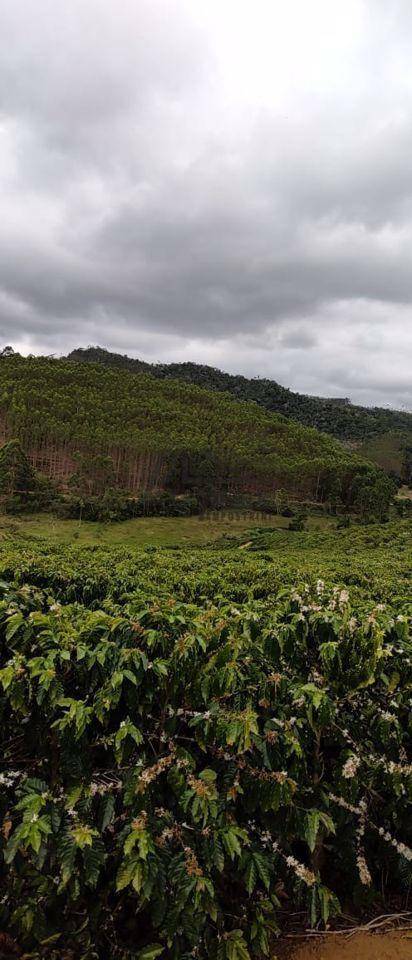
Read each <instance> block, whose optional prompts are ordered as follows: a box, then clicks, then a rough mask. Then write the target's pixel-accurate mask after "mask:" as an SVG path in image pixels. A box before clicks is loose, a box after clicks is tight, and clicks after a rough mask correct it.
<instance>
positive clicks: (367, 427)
mask: <svg viewBox="0 0 412 960" xmlns="http://www.w3.org/2000/svg"><path fill="white" fill-rule="evenodd" d="M68 359H69V360H79V361H92V362H94V363H104V364H107V365H109V366H113V367H117V368H122V369H126V370H128V371H129V372H130V373H150V374H151V375H152V376H154V377H158V378H159V379H162V380H164V379H169V378H171V379H178V380H185V381H187V382H189V383H194V384H196V385H197V386H201V387H206V388H207V389H208V390H221V391H225V392H227V393H231V394H233V396H235V397H236V398H237V399H238V400H254V401H255V402H256V403H259V404H260V406H262V407H265V408H266V409H267V410H270V411H271V412H273V413H281V414H283V416H285V417H288V418H290V419H292V420H297V421H299V422H300V423H303V424H305V426H308V427H315V428H316V429H317V430H322V431H324V432H326V433H330V434H332V436H334V437H337V438H338V439H339V440H345V441H358V442H363V441H365V440H369V439H370V438H373V437H379V436H382V435H384V434H387V433H388V432H391V433H393V432H397V433H399V434H411V438H412V413H406V412H404V411H398V410H388V409H385V408H381V407H360V406H355V405H354V404H352V403H350V402H349V400H347V399H328V398H323V397H310V396H306V395H305V394H301V393H294V392H293V391H292V390H288V389H287V388H286V387H282V386H280V384H278V383H276V382H275V381H274V380H266V379H248V378H247V377H242V376H240V375H239V376H238V375H232V374H229V373H224V372H223V371H221V370H216V369H215V368H214V367H207V366H203V365H201V364H197V363H168V364H150V363H145V362H144V361H143V360H134V359H132V358H131V357H127V356H122V355H121V354H119V353H111V352H110V351H108V350H104V349H103V348H102V347H87V348H86V349H77V350H73V351H72V353H70V354H69V356H68Z"/></svg>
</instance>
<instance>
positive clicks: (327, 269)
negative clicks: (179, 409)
mask: <svg viewBox="0 0 412 960" xmlns="http://www.w3.org/2000/svg"><path fill="white" fill-rule="evenodd" d="M308 10H309V5H307V4H306V2H304V0H291V3H290V4H288V5H287V7H286V5H283V4H278V5H277V4H273V2H269V0H261V6H260V8H259V11H257V9H256V6H255V5H253V4H252V2H251V0H243V2H242V3H240V4H239V3H234V0H225V2H224V3H218V2H217V0H211V2H210V4H208V5H207V7H206V5H204V4H203V3H201V2H200V0H191V2H189V0H139V3H138V4H136V3H134V2H132V0H124V2H123V3H122V4H121V6H120V7H119V6H118V5H117V4H114V3H113V2H112V0H72V2H71V3H70V4H67V3H66V2H65V0H3V2H2V4H1V8H0V209H1V218H0V335H1V338H2V340H3V342H5V341H7V342H11V343H13V344H14V345H15V346H16V347H17V348H20V349H22V350H24V351H29V350H31V351H35V352H40V351H43V350H46V351H54V352H58V353H60V352H63V351H65V350H67V349H70V348H72V347H73V346H76V345H79V344H83V345H85V344H87V343H90V342H99V343H101V344H103V345H106V346H108V347H109V348H112V349H118V350H122V351H124V352H126V351H127V352H129V353H131V354H132V355H138V356H142V357H145V358H147V359H150V360H168V359H173V360H177V359H195V360H199V361H202V362H210V363H214V364H215V365H219V366H221V367H223V368H225V369H229V370H232V371H239V372H244V373H246V374H252V375H265V376H271V377H273V378H275V379H278V380H279V381H280V382H283V383H285V384H286V385H289V386H292V387H293V388H295V389H301V390H307V391H309V392H311V393H319V394H322V395H326V394H335V395H345V394H349V395H350V396H352V397H353V399H355V400H358V401H362V402H365V403H375V402H379V403H383V404H390V405H394V406H395V405H401V406H406V407H409V408H410V407H412V391H411V382H410V381H411V378H410V368H411V360H412V327H411V319H410V317H411V305H412V269H411V267H412V168H411V165H410V153H411V146H412V81H411V80H410V67H409V64H410V58H411V54H412V11H411V7H410V4H409V3H408V2H407V0H393V2H391V0H385V2H383V0H364V2H361V0H348V3H347V4H345V5H341V4H336V6H335V5H334V4H333V3H332V4H331V3H330V2H329V3H326V2H325V0H314V2H313V4H311V5H310V16H309V13H308ZM296 23H299V24H300V26H301V29H300V30H298V29H297V27H296Z"/></svg>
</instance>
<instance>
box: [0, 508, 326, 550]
mask: <svg viewBox="0 0 412 960" xmlns="http://www.w3.org/2000/svg"><path fill="white" fill-rule="evenodd" d="M288 524H289V520H288V519H287V518H286V517H277V516H261V515H253V514H250V515H247V514H235V513H233V514H232V515H230V514H228V513H222V514H215V515H211V516H209V517H207V518H205V519H203V518H201V517H139V518H137V519H136V520H125V521H123V522H121V523H91V522H82V523H79V522H78V521H77V520H60V519H56V518H53V516H52V515H51V514H47V513H45V514H36V515H34V516H23V517H10V516H4V515H3V516H0V540H25V539H30V540H32V539H33V538H34V539H41V540H49V541H52V542H55V543H62V544H76V543H77V544H85V545H91V544H99V545H102V546H106V545H110V544H113V545H116V546H122V545H124V546H125V547H141V546H147V545H151V544H152V545H153V546H157V547H161V546H170V545H171V544H177V545H181V546H184V545H189V544H202V543H203V544H204V543H210V542H211V541H213V540H219V539H220V538H221V537H223V536H225V535H227V534H229V535H232V534H233V535H234V536H237V535H241V534H242V532H243V531H246V530H249V529H250V528H251V527H252V526H254V525H258V526H259V527H267V528H268V529H275V530H276V529H278V530H279V529H287V527H288ZM331 525H333V521H332V520H331V519H330V518H324V517H313V518H310V519H309V521H308V528H309V529H310V530H325V529H328V528H329V527H330V526H331Z"/></svg>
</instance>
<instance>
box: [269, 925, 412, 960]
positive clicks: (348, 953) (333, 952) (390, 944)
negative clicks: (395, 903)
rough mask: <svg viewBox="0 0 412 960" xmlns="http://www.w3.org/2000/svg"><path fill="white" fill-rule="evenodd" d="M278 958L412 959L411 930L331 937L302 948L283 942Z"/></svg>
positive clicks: (315, 940) (339, 959) (310, 959)
mask: <svg viewBox="0 0 412 960" xmlns="http://www.w3.org/2000/svg"><path fill="white" fill-rule="evenodd" d="M275 956H276V957H277V958H279V960H412V931H410V932H407V933H383V934H378V933H375V934H372V933H357V934H353V935H352V936H350V935H346V934H336V935H335V936H333V935H330V934H328V935H327V936H325V937H312V938H310V939H308V940H305V941H304V942H303V943H300V944H299V945H296V942H295V943H293V942H291V941H289V943H285V942H283V943H282V944H281V945H280V946H279V949H276V953H275Z"/></svg>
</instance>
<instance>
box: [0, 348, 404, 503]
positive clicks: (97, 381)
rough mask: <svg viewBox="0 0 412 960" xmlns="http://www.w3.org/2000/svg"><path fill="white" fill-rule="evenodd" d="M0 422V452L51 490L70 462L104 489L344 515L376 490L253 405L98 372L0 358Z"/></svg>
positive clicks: (343, 456) (334, 448)
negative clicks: (315, 508) (325, 506)
mask: <svg viewBox="0 0 412 960" xmlns="http://www.w3.org/2000/svg"><path fill="white" fill-rule="evenodd" d="M0 416H1V429H2V440H3V442H4V441H6V440H8V439H10V438H17V439H19V440H20V441H21V444H22V446H23V447H24V449H25V450H26V452H27V453H28V454H29V456H30V459H31V462H32V465H33V466H34V467H35V468H36V469H37V470H38V471H40V472H41V473H44V474H46V475H48V476H50V477H52V478H53V479H55V480H57V481H59V482H60V484H65V483H67V482H68V480H69V479H70V477H71V475H72V474H73V473H74V472H75V470H76V468H77V464H78V458H76V454H77V453H78V452H80V454H81V455H82V457H83V458H85V457H86V458H89V461H90V460H91V461H92V464H91V469H95V472H96V474H99V472H100V474H101V472H102V471H103V472H104V471H106V474H105V476H106V475H107V484H113V485H115V486H118V487H121V488H123V489H126V490H129V491H131V492H136V491H141V490H153V489H159V488H160V489H162V488H163V489H164V488H166V489H171V490H174V491H175V492H178V493H179V492H185V491H187V490H196V491H197V492H199V491H201V492H202V493H203V494H208V495H209V499H216V495H217V494H218V493H219V494H222V495H225V494H228V495H229V494H235V493H238V492H244V493H256V492H270V493H274V492H275V491H276V490H279V489H280V488H282V489H285V490H287V491H289V492H290V493H293V494H294V495H296V496H297V497H298V498H299V497H306V498H308V497H309V498H313V499H317V500H324V499H330V498H335V499H336V498H338V499H342V500H343V501H344V502H345V503H348V504H349V503H353V502H354V501H355V500H356V498H357V497H359V496H360V495H361V493H360V491H361V490H363V488H364V487H365V484H366V486H368V489H369V486H370V484H372V485H373V484H375V483H378V486H379V484H380V483H381V478H380V475H379V474H378V473H377V472H376V470H374V468H373V467H372V466H371V465H369V466H368V464H367V463H366V462H365V461H362V460H361V459H360V458H358V457H355V456H353V455H352V454H350V453H349V452H348V451H346V450H345V449H344V448H343V447H342V446H341V445H340V444H339V443H337V442H336V441H335V440H333V439H332V438H331V437H328V436H326V435H325V434H321V433H319V432H317V431H315V430H313V429H308V428H307V427H304V426H302V425H301V424H298V423H296V422H294V421H291V420H287V419H285V418H284V417H282V416H279V415H275V414H271V413H269V412H268V411H266V410H264V409H263V408H262V407H261V406H258V405H257V404H256V403H250V402H245V401H240V402H239V401H237V402H234V401H233V399H232V397H231V396H230V395H228V394H224V393H220V392H219V393H217V392H216V391H215V392H213V391H210V390H205V389H202V388H200V387H198V386H195V385H193V384H188V383H183V382H181V381H179V380H169V379H167V378H165V379H163V380H159V379H158V378H155V377H153V376H150V375H148V374H146V373H144V374H140V375H139V376H135V375H131V374H130V373H129V372H128V371H126V370H120V371H117V370H114V369H111V368H110V367H109V366H107V367H104V368H103V367H102V365H101V364H100V365H99V364H89V363H88V364H85V363H75V362H73V360H54V359H48V358H34V357H30V358H27V359H24V358H22V357H18V356H15V357H10V358H3V359H2V361H1V363H0ZM105 457H106V458H107V457H109V458H110V469H109V466H108V463H107V461H105V460H104V458H105ZM379 495H380V494H379ZM362 496H363V494H362ZM385 496H386V494H385ZM206 499H207V498H206Z"/></svg>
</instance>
